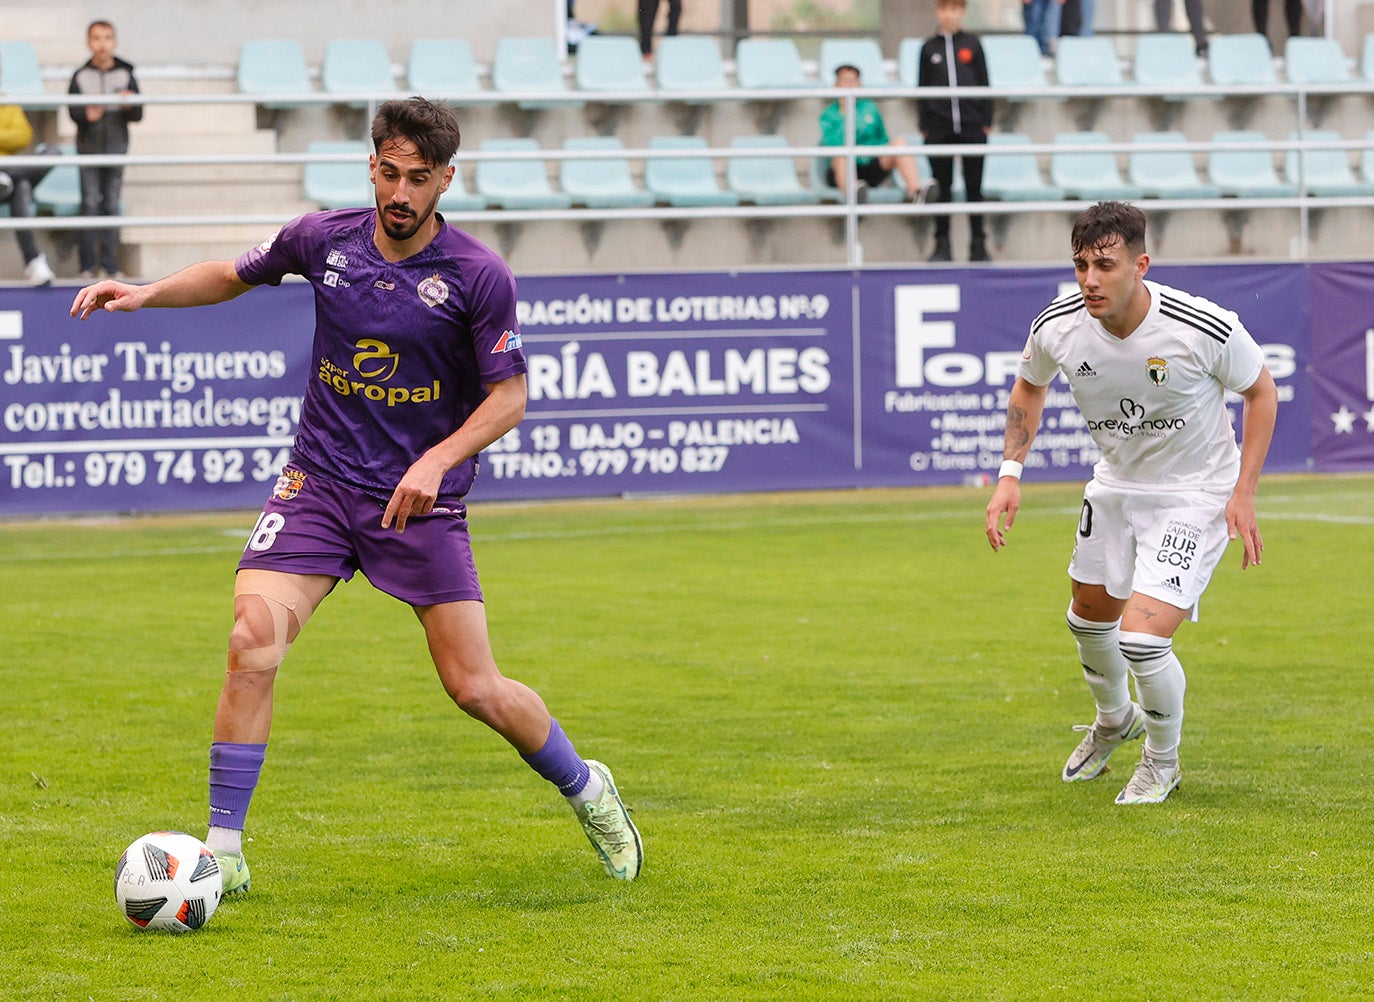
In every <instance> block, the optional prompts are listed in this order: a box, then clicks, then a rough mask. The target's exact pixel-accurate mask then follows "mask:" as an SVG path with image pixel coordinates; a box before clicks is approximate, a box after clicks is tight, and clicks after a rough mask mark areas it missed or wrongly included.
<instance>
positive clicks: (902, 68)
mask: <svg viewBox="0 0 1374 1002" xmlns="http://www.w3.org/2000/svg"><path fill="white" fill-rule="evenodd" d="M925 44H926V40H925V39H924V38H904V39H902V41H901V44H900V45H898V46H897V82H898V83H899V84H901V85H902V86H903V87H919V86H920V76H921V67H920V62H921V48H922V47H923V46H924V45H925Z"/></svg>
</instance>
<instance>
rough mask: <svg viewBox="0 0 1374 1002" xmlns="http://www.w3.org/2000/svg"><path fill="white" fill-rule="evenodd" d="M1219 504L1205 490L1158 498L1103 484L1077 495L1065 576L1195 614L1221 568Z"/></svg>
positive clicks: (1222, 507)
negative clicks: (1080, 502)
mask: <svg viewBox="0 0 1374 1002" xmlns="http://www.w3.org/2000/svg"><path fill="white" fill-rule="evenodd" d="M1228 542H1230V540H1229V539H1228V538H1227V531H1226V502H1225V501H1223V500H1220V499H1218V497H1217V495H1216V494H1213V493H1208V492H1204V491H1180V492H1177V493H1169V494H1159V493H1146V492H1143V491H1126V490H1121V489H1120V488H1117V487H1108V486H1106V485H1104V484H1101V483H1098V482H1097V481H1096V480H1092V481H1089V482H1088V485H1087V487H1086V488H1084V490H1083V510H1082V513H1081V514H1080V516H1079V520H1078V538H1077V541H1076V542H1075V543H1074V548H1073V557H1072V559H1070V560H1069V577H1071V578H1073V580H1075V581H1078V582H1080V583H1082V584H1094V585H1101V586H1102V587H1104V588H1105V589H1106V590H1107V594H1109V595H1111V596H1112V597H1113V598H1119V599H1128V598H1130V597H1131V595H1132V593H1134V592H1140V593H1141V594H1142V595H1149V596H1150V597H1151V598H1156V599H1159V601H1161V602H1165V603H1167V604H1169V605H1172V606H1175V607H1176V608H1179V609H1189V610H1193V611H1194V616H1193V618H1194V619H1196V609H1195V607H1196V606H1197V601H1198V599H1199V598H1201V597H1202V593H1203V591H1204V590H1205V589H1206V588H1207V582H1208V581H1210V580H1211V579H1212V572H1213V571H1215V570H1216V569H1217V564H1219V563H1221V557H1222V554H1224V553H1225V552H1226V544H1227V543H1228Z"/></svg>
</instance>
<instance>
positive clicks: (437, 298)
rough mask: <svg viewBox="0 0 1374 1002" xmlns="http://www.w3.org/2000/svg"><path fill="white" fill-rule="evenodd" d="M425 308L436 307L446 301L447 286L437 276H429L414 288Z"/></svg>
mask: <svg viewBox="0 0 1374 1002" xmlns="http://www.w3.org/2000/svg"><path fill="white" fill-rule="evenodd" d="M415 291H416V292H417V293H419V295H420V299H421V301H422V302H423V303H424V304H425V305H426V306H438V305H439V304H440V303H442V302H443V301H444V300H446V299H448V285H447V284H446V283H445V282H444V280H443V279H442V278H440V277H439V276H438V275H431V276H429V278H427V279H425V280H424V281H423V282H421V283H420V284H419V285H417V286H416V287H415Z"/></svg>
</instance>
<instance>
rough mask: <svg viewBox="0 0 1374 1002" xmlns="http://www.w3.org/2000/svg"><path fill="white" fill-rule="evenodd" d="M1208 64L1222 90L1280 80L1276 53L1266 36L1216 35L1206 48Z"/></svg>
mask: <svg viewBox="0 0 1374 1002" xmlns="http://www.w3.org/2000/svg"><path fill="white" fill-rule="evenodd" d="M1207 65H1208V69H1209V71H1210V73H1211V76H1212V83H1214V84H1217V85H1218V86H1221V87H1229V86H1232V85H1235V84H1271V83H1278V80H1279V78H1278V74H1277V73H1275V72H1274V54H1273V52H1271V51H1270V49H1269V41H1268V39H1266V38H1265V37H1264V36H1263V35H1257V34H1248V35H1213V36H1212V41H1211V44H1210V45H1209V47H1208V49H1207Z"/></svg>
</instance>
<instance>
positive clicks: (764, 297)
mask: <svg viewBox="0 0 1374 1002" xmlns="http://www.w3.org/2000/svg"><path fill="white" fill-rule="evenodd" d="M1150 276H1151V277H1152V278H1155V279H1157V280H1159V281H1161V282H1163V283H1165V284H1167V285H1172V286H1175V287H1177V288H1180V289H1184V290H1186V291H1188V292H1191V293H1194V294H1196V295H1201V296H1205V297H1207V298H1208V299H1211V300H1213V301H1214V302H1216V303H1218V304H1220V305H1221V306H1224V307H1226V308H1228V309H1232V310H1234V311H1236V312H1237V313H1238V314H1239V315H1240V318H1241V320H1242V321H1243V322H1244V323H1245V325H1246V326H1247V327H1248V328H1249V329H1250V331H1251V332H1252V333H1253V334H1254V335H1255V338H1256V340H1258V341H1259V342H1260V344H1261V345H1262V346H1263V347H1264V350H1265V354H1266V358H1267V360H1268V364H1269V368H1270V371H1271V372H1273V374H1274V376H1275V379H1276V380H1277V382H1278V385H1279V393H1280V409H1279V421H1278V428H1277V431H1276V435H1275V440H1274V444H1273V447H1272V449H1271V451H1270V457H1269V463H1268V465H1267V467H1266V469H1269V470H1271V471H1286V470H1305V469H1310V468H1312V466H1313V459H1314V457H1315V459H1316V466H1317V467H1318V468H1321V469H1355V468H1362V469H1368V468H1374V334H1371V333H1370V328H1371V327H1374V324H1370V323H1368V322H1367V321H1366V320H1364V319H1361V318H1362V317H1363V316H1364V315H1365V314H1366V313H1367V310H1366V309H1365V306H1364V304H1366V303H1368V302H1369V301H1370V293H1371V292H1374V266H1370V265H1356V264H1344V265H1324V264H1323V265H1306V266H1305V265H1296V264H1278V265H1213V266H1191V267H1155V268H1152V269H1151V271H1150ZM1072 283H1073V275H1072V273H1071V271H1070V270H1069V269H1068V268H1067V267H1064V268H1033V269H1013V268H984V269H976V270H974V269H914V270H900V271H898V270H892V271H884V270H879V271H866V272H850V271H812V272H802V271H798V272H772V273H768V272H750V273H710V274H660V275H603V276H596V275H592V276H575V277H574V276H568V277H531V278H526V279H522V280H521V281H520V297H521V298H520V304H519V310H520V320H521V326H522V329H523V333H524V343H525V349H526V354H527V356H528V359H529V367H530V372H529V391H530V400H529V407H528V411H527V413H526V417H525V420H524V422H523V423H522V424H521V425H520V427H519V428H517V429H516V430H515V431H513V432H511V433H510V434H509V435H507V436H506V437H505V438H503V439H502V440H500V441H499V442H497V443H496V444H495V445H493V446H492V447H491V448H490V449H488V450H487V451H486V453H485V454H484V456H483V462H482V469H481V474H480V476H479V478H478V481H477V486H476V488H475V489H474V496H475V497H477V498H494V499H527V498H528V499H535V498H556V497H578V496H611V495H617V494H627V493H693V492H719V491H753V490H778V489H808V488H825V487H869V486H885V485H923V484H949V483H965V482H966V483H984V482H986V481H987V480H988V479H989V478H990V476H991V474H992V473H993V472H994V471H995V469H996V467H997V465H998V463H999V462H1000V460H1001V452H1002V430H1003V424H1004V420H1005V417H1004V416H1005V410H1006V395H1007V392H1008V391H1009V389H1010V387H1011V384H1012V381H1013V379H1014V378H1015V370H1016V363H1017V360H1018V359H1019V357H1020V352H1021V348H1022V345H1023V343H1024V341H1025V337H1026V332H1027V330H1028V328H1029V326H1030V322H1031V320H1032V319H1033V318H1034V317H1035V316H1036V315H1037V314H1038V313H1039V312H1040V311H1041V310H1042V309H1043V308H1044V307H1045V305H1046V304H1048V303H1049V301H1050V300H1051V299H1052V298H1054V297H1055V296H1056V295H1058V294H1059V293H1060V292H1061V291H1063V290H1065V289H1069V288H1073V284H1072ZM72 292H73V290H71V289H40V290H27V289H25V290H0V516H12V515H29V514H43V513H62V512H97V511H166V510H185V509H216V508H257V507H259V506H260V505H261V503H262V501H263V500H264V498H265V497H266V495H267V494H268V492H269V490H270V488H271V485H272V483H273V482H274V481H275V479H276V477H277V475H278V471H279V469H280V467H281V466H282V464H283V462H284V461H285V458H286V455H287V450H288V449H289V446H290V443H291V439H292V436H293V434H294V431H295V424H296V420H297V416H298V414H299V407H300V400H301V396H302V394H303V393H304V389H305V386H306V381H307V380H308V379H310V378H311V375H312V367H311V365H310V341H311V331H312V329H313V302H312V295H311V290H310V289H309V287H308V286H306V285H304V284H303V283H288V284H286V285H283V286H282V287H281V288H280V289H266V290H260V291H255V292H251V293H249V294H247V295H245V296H242V297H240V298H238V299H236V300H234V301H232V302H230V303H225V304H223V305H221V306H216V307H206V308H201V309H197V310H144V311H140V312H138V313H135V314H118V315H98V316H93V317H92V318H90V319H89V320H87V321H86V322H84V323H78V322H77V321H75V320H72V319H71V318H70V317H69V316H68V312H67V311H68V309H69V307H70V303H71V295H72ZM1313 317H1319V318H1321V323H1320V325H1319V326H1318V327H1317V329H1316V330H1313V331H1311V334H1310V335H1309V329H1310V327H1311V318H1313ZM1309 336H1310V338H1311V347H1309ZM1231 409H1232V412H1233V414H1234V415H1235V416H1236V417H1237V418H1238V417H1239V412H1240V405H1239V400H1238V398H1235V399H1233V400H1232V401H1231ZM1096 455H1097V450H1096V447H1095V445H1094V444H1093V442H1092V439H1091V437H1090V436H1089V435H1088V433H1087V429H1086V428H1085V427H1084V423H1083V420H1082V418H1081V417H1080V416H1079V414H1078V411H1077V408H1076V407H1074V405H1073V401H1072V399H1071V397H1070V396H1069V394H1068V392H1067V387H1066V386H1065V385H1064V384H1061V383H1056V384H1053V385H1052V386H1051V391H1050V396H1049V398H1048V401H1047V407H1046V410H1045V418H1044V423H1043V426H1042V429H1041V432H1040V435H1039V437H1038V439H1037V441H1036V448H1035V450H1034V452H1033V453H1032V454H1031V457H1030V459H1029V461H1028V463H1027V466H1028V468H1029V470H1030V472H1029V474H1028V478H1031V479H1042V480H1082V479H1085V478H1086V477H1087V476H1089V473H1090V468H1091V464H1092V463H1093V462H1094V461H1095V459H1096Z"/></svg>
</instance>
